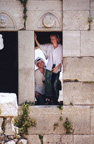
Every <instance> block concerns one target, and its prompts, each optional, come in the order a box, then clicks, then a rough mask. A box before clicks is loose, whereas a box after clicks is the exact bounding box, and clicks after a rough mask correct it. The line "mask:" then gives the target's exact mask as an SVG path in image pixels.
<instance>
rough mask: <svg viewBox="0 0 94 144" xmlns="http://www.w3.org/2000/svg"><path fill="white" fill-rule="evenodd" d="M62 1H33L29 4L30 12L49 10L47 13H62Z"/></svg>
mask: <svg viewBox="0 0 94 144" xmlns="http://www.w3.org/2000/svg"><path fill="white" fill-rule="evenodd" d="M61 5H62V1H54V2H53V1H43V0H41V1H38V0H37V1H34V0H33V1H31V0H29V1H28V3H27V9H28V10H32V11H34V10H37V11H42V10H47V11H61V10H62V6H61Z"/></svg>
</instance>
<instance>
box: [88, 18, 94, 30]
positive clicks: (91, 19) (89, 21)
mask: <svg viewBox="0 0 94 144" xmlns="http://www.w3.org/2000/svg"><path fill="white" fill-rule="evenodd" d="M93 20H94V18H93V17H88V23H89V28H88V30H90V24H91V22H92V21H93Z"/></svg>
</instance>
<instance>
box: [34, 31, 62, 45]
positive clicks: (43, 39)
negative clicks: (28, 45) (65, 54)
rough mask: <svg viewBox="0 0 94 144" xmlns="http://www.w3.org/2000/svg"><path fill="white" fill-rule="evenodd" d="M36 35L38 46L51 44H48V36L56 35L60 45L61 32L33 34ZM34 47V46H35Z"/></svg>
mask: <svg viewBox="0 0 94 144" xmlns="http://www.w3.org/2000/svg"><path fill="white" fill-rule="evenodd" d="M35 33H36V34H37V39H38V41H39V42H40V44H46V43H51V42H50V35H51V34H57V35H59V37H60V40H61V41H60V43H61V44H62V32H35ZM35 46H36V44H35Z"/></svg>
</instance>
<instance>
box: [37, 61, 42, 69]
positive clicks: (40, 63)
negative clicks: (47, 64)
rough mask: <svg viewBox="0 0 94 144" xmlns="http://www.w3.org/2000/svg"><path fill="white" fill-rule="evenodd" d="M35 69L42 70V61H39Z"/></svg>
mask: <svg viewBox="0 0 94 144" xmlns="http://www.w3.org/2000/svg"><path fill="white" fill-rule="evenodd" d="M37 67H38V68H43V67H44V62H43V61H42V60H40V61H39V62H38V63H37Z"/></svg>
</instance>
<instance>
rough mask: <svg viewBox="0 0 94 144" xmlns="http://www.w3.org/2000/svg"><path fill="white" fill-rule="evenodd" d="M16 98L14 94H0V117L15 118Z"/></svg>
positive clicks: (16, 112)
mask: <svg viewBox="0 0 94 144" xmlns="http://www.w3.org/2000/svg"><path fill="white" fill-rule="evenodd" d="M17 115H18V105H17V96H16V94H14V93H0V117H2V116H4V117H6V116H12V117H13V116H17Z"/></svg>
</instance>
